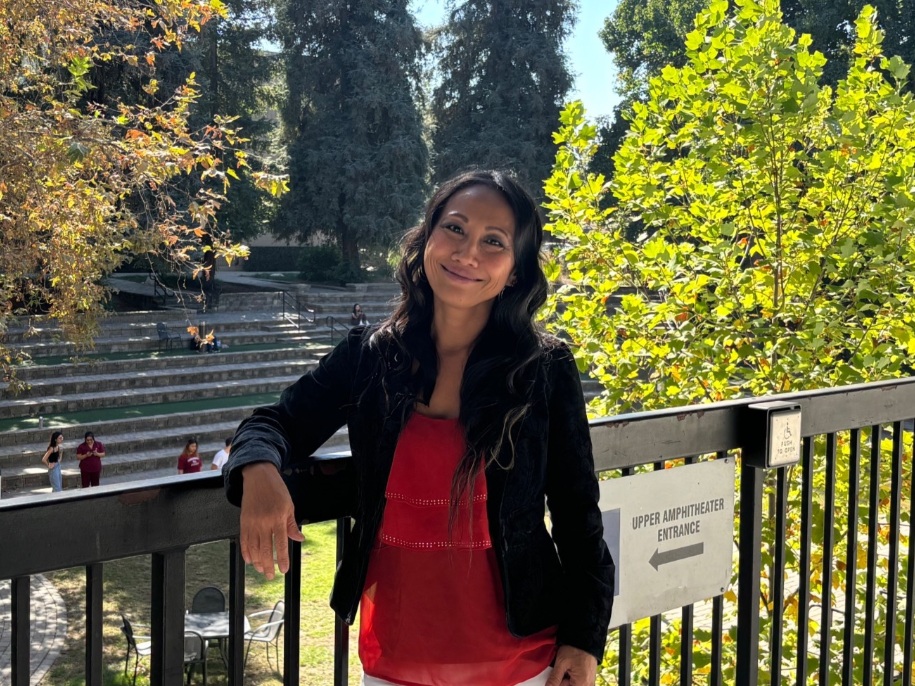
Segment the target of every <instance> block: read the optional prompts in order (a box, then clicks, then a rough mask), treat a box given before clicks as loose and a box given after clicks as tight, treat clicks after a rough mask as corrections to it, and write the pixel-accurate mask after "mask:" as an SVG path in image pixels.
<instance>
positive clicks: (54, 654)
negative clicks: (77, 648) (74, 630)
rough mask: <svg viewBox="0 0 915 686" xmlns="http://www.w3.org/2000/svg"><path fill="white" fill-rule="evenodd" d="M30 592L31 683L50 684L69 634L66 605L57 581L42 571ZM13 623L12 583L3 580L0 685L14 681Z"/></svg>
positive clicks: (1, 583) (0, 597)
mask: <svg viewBox="0 0 915 686" xmlns="http://www.w3.org/2000/svg"><path fill="white" fill-rule="evenodd" d="M31 591H32V598H31V615H32V626H31V629H32V631H31V634H32V635H31V658H32V660H31V662H32V664H31V667H32V677H31V680H30V683H31V684H32V685H33V686H34V685H35V684H41V683H50V682H49V681H46V680H45V677H46V676H47V674H48V672H49V671H50V669H51V666H52V665H53V664H54V661H55V660H56V659H57V658H58V656H59V655H60V651H61V650H62V649H63V647H64V641H65V639H66V637H67V608H66V606H65V605H64V601H63V598H61V597H60V594H59V593H58V592H57V589H56V588H55V587H54V584H52V583H51V582H50V581H48V579H47V578H45V577H44V576H42V575H40V574H39V575H36V576H33V577H32V580H31ZM11 624H12V608H11V605H10V582H9V581H0V684H9V683H11V682H12V668H11V666H10V657H11V650H12V646H11V645H10V641H11V634H12V631H11Z"/></svg>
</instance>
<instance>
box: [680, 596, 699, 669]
mask: <svg viewBox="0 0 915 686" xmlns="http://www.w3.org/2000/svg"><path fill="white" fill-rule="evenodd" d="M694 614H695V610H694V608H693V606H692V605H685V606H684V607H683V609H682V616H681V621H680V683H681V684H691V683H693V616H694Z"/></svg>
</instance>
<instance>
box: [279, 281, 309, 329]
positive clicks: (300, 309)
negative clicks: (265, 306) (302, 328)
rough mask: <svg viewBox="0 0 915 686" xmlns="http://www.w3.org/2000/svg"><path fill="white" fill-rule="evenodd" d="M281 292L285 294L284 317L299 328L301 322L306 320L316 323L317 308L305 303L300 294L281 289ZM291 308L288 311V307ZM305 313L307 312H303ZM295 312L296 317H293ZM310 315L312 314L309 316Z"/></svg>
mask: <svg viewBox="0 0 915 686" xmlns="http://www.w3.org/2000/svg"><path fill="white" fill-rule="evenodd" d="M280 293H282V294H283V297H282V304H283V319H285V320H286V321H288V322H290V323H292V324H294V325H295V328H296V329H298V328H299V324H300V323H301V322H302V321H303V320H304V321H305V323H306V324H314V323H315V321H316V320H317V315H316V314H315V310H313V309H312V308H310V307H308V306H307V305H306V304H305V303H303V302H302V299H301V298H300V297H299V295H298V294H296V295H292V294H291V293H290V292H289V291H286V290H281V291H280ZM287 306H288V308H289V311H288V313H287V311H286V308H287ZM303 313H305V314H303ZM293 314H295V319H293V318H292V315H293ZM308 315H311V317H309V316H308Z"/></svg>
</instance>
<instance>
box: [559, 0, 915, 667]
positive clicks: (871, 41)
mask: <svg viewBox="0 0 915 686" xmlns="http://www.w3.org/2000/svg"><path fill="white" fill-rule="evenodd" d="M882 40H883V33H882V32H881V31H880V30H879V29H878V28H877V25H876V13H875V11H874V10H873V8H871V7H865V8H864V9H863V10H862V12H861V15H860V16H859V17H858V19H857V20H856V22H855V40H854V43H853V48H852V55H853V57H852V60H851V63H850V65H849V67H848V69H847V76H846V77H845V78H843V79H841V80H840V81H839V82H838V84H837V85H836V87H835V89H833V88H832V87H831V86H828V85H823V70H824V67H825V66H826V58H825V57H824V56H823V55H822V54H821V53H819V52H815V51H812V50H811V39H810V37H809V36H807V35H801V36H798V35H797V34H796V33H795V31H794V30H793V29H791V28H790V27H789V26H787V25H786V24H785V23H784V21H783V19H782V15H781V12H780V10H779V7H778V2H777V0H763V1H762V2H759V3H757V2H754V0H737V2H736V4H735V7H734V8H733V10H732V11H730V12H729V8H728V4H727V2H724V1H720V0H719V1H715V2H713V3H712V4H711V5H710V7H709V8H708V9H707V10H705V11H703V12H701V13H700V14H699V15H698V17H697V18H696V24H695V30H694V31H693V32H692V33H690V34H688V36H687V37H686V52H687V56H688V58H689V61H688V63H687V64H685V65H684V66H682V67H680V68H676V67H673V66H668V67H665V68H663V69H662V70H661V73H660V75H658V76H656V77H654V78H652V79H651V82H650V86H649V91H648V95H647V100H646V102H645V103H639V102H636V103H635V104H634V105H633V108H634V112H633V115H632V123H631V128H630V133H629V134H628V136H627V137H626V138H625V140H624V142H623V144H622V147H621V148H620V150H619V151H618V152H617V154H616V157H615V160H614V162H615V175H614V177H613V179H611V180H610V182H609V183H606V182H605V179H604V178H603V177H602V176H600V175H595V174H591V173H589V172H588V164H589V161H590V157H591V155H592V154H593V152H594V147H595V144H594V140H595V135H596V129H595V127H594V126H593V125H590V124H588V123H587V122H586V121H585V119H584V113H583V110H582V107H581V105H580V104H578V103H575V104H572V105H570V106H569V107H568V108H567V109H566V110H565V111H564V112H563V115H562V120H561V121H562V126H561V128H560V131H559V132H558V133H557V134H556V136H555V138H556V140H557V142H558V143H559V144H560V145H561V147H560V150H559V152H558V154H557V157H556V165H555V167H554V172H553V175H552V177H551V178H550V179H549V180H548V182H547V185H546V190H547V195H548V196H549V202H548V207H549V209H550V211H551V215H552V224H551V226H550V229H551V231H552V233H553V235H554V236H555V237H557V239H558V240H559V241H560V242H561V246H562V247H561V249H560V250H559V251H558V253H557V254H556V255H555V256H554V260H553V261H552V263H551V264H550V266H549V272H550V276H551V278H552V279H553V280H554V281H556V282H558V283H559V284H561V285H560V287H559V288H558V290H557V293H556V294H555V296H554V297H553V298H552V299H551V303H550V304H551V308H552V309H551V314H552V316H553V317H552V321H553V323H554V325H555V326H557V327H559V328H560V329H561V330H562V331H564V332H565V333H566V335H568V336H569V338H570V339H571V341H572V343H573V345H574V346H575V349H576V351H577V355H578V359H579V364H580V367H581V368H582V370H583V371H588V372H589V373H590V374H591V375H592V376H594V377H595V378H597V379H599V380H600V381H601V382H602V383H603V385H604V387H605V389H606V390H605V393H604V394H603V396H602V397H601V398H599V399H597V400H596V401H595V402H594V404H593V405H592V408H591V409H592V411H593V412H594V413H595V414H615V413H618V412H621V411H626V410H630V409H645V410H647V409H653V408H658V407H667V406H671V405H682V404H687V403H696V402H707V401H716V400H723V399H728V398H734V397H738V396H747V395H766V394H771V393H778V392H784V391H794V390H803V389H811V388H822V387H831V386H841V385H843V384H848V383H852V382H864V381H870V380H875V379H881V378H888V377H895V376H901V375H905V374H909V373H911V367H910V366H908V363H907V360H909V359H910V358H911V355H912V354H913V353H915V334H913V331H915V327H913V325H915V297H913V289H915V277H913V275H912V271H911V269H910V265H911V264H912V262H913V260H915V238H913V235H912V232H911V227H912V226H913V225H915V193H913V189H915V101H913V97H912V95H911V93H910V92H908V90H907V78H908V74H909V67H908V66H907V65H906V64H905V63H904V61H903V60H902V59H900V58H899V57H898V56H895V57H892V58H889V57H886V56H885V55H884V54H883V52H882ZM607 190H609V192H611V193H612V194H613V195H614V197H615V200H616V205H615V206H614V207H611V208H604V207H601V202H600V201H601V198H602V195H603V193H605V192H607ZM634 224H637V225H638V226H639V228H640V235H638V236H637V237H636V238H634V239H632V238H629V236H628V235H627V230H628V229H629V228H630V227H631V226H632V225H634ZM871 440H873V439H871ZM818 448H821V446H818ZM821 459H822V456H821V455H820V454H819V452H818V454H817V458H816V460H815V467H814V473H815V474H817V475H818V476H817V477H816V479H817V480H816V481H815V484H814V488H815V489H817V488H820V489H821V487H822V485H823V483H822V479H823V476H822V470H821V469H820V468H821V467H822V463H821ZM843 473H844V474H845V475H846V478H845V480H843V479H842V474H843ZM905 478H906V479H909V478H910V475H908V474H907V475H905ZM837 484H838V485H837V488H838V493H837V496H836V503H843V502H845V498H846V492H845V491H844V489H846V488H847V465H843V466H842V467H840V469H839V479H838V481H837ZM904 488H908V486H904ZM791 489H792V490H791V493H790V494H789V498H790V501H789V507H788V511H789V524H788V528H789V530H792V531H794V532H797V531H799V523H798V521H797V518H798V517H799V513H800V509H801V508H800V507H799V506H798V497H799V494H798V492H797V490H796V484H795V483H793V482H792V487H791ZM882 489H883V486H881V490H882ZM817 492H818V493H819V492H820V491H819V490H817ZM906 492H907V491H906ZM881 499H882V495H881ZM881 501H882V500H881ZM882 502H885V501H882ZM813 507H814V517H813V519H814V522H819V524H815V525H814V528H815V529H816V527H817V526H819V527H820V528H822V521H823V512H824V508H826V507H833V505H832V504H826V503H824V502H823V501H822V499H821V498H820V497H817V498H816V499H815V502H814V504H813ZM834 508H835V510H836V512H837V521H844V520H843V519H842V516H841V513H842V511H843V510H844V506H842V505H839V504H836V505H835V506H834ZM868 516H874V515H873V513H870V514H869V515H868ZM879 516H881V517H885V513H882V514H880V515H879ZM863 525H864V523H863V520H862V522H861V524H860V526H863ZM767 532H768V533H767V535H768V536H769V538H768V539H767V540H766V544H765V549H764V550H763V561H764V565H765V566H766V567H768V565H769V564H770V563H771V559H772V555H771V549H772V548H771V546H772V544H773V540H772V535H773V534H772V531H771V530H767ZM837 538H838V537H837ZM795 540H796V539H795ZM820 540H822V539H821V538H820ZM796 546H797V544H796V542H795V543H794V544H793V546H792V547H790V548H789V550H788V551H787V554H788V557H789V561H795V560H796V555H797V547H796ZM822 554H823V551H822V546H821V545H820V547H819V548H816V547H815V548H814V551H813V558H814V559H815V560H816V559H822ZM837 559H838V558H837ZM849 570H857V571H858V572H860V569H859V561H851V562H850V564H849V566H848V567H847V568H843V569H842V570H830V571H829V573H828V575H827V574H824V573H823V572H822V570H815V571H814V573H813V574H812V575H811V588H812V595H813V598H814V602H828V600H827V599H828V594H829V593H830V588H831V587H832V586H833V585H835V584H838V583H840V582H841V580H842V579H843V578H844V576H845V574H848V573H850V571H849ZM881 573H882V574H885V573H886V570H885V569H884V570H883V571H882V572H881ZM768 590H769V589H768V579H767V578H765V577H764V578H763V580H762V591H763V597H762V598H761V602H760V613H761V616H762V623H761V626H762V630H763V632H767V631H768V630H769V629H770V628H771V621H772V620H771V612H772V607H771V604H770V601H769V599H768V598H769V596H768ZM858 590H859V592H862V593H863V585H862V584H859V585H858ZM820 598H822V599H823V600H818V599H820ZM858 600H859V603H862V604H863V598H859V599H858ZM798 602H805V603H806V602H808V599H806V598H804V599H799V598H797V595H796V593H795V594H791V595H789V597H788V599H787V602H786V614H785V632H786V633H785V641H784V643H783V646H784V659H785V661H786V663H790V664H793V659H794V657H795V655H796V652H795V651H796V648H797V633H796V628H797V627H796V621H797V613H796V608H797V604H798ZM881 603H882V604H881ZM791 608H794V610H795V612H794V613H793V614H792V612H791ZM885 612H886V605H885V601H884V600H878V607H877V615H878V620H877V625H878V626H885V623H883V619H882V618H885ZM792 622H793V624H792ZM675 630H676V624H674V625H673V628H672V631H675ZM764 635H765V634H764ZM697 636H698V634H697ZM897 636H898V634H897ZM643 639H644V640H645V641H647V638H646V637H645V636H643V635H642V634H641V633H639V632H638V631H636V640H637V641H640V640H643ZM812 640H814V641H816V640H818V638H817V637H815V638H813V639H812ZM878 642H879V641H878ZM725 645H726V647H728V646H729V645H731V646H732V644H727V643H726V644H725ZM838 645H839V641H838V640H834V641H833V650H836V649H837V648H836V646H838ZM868 657H869V656H868ZM862 659H865V657H862V656H860V655H859V660H862ZM725 664H726V665H728V664H731V662H730V660H728V659H726V660H725ZM834 664H835V665H836V666H835V667H831V669H838V665H840V664H841V660H836V661H834ZM858 664H859V667H860V662H859V663H858ZM728 681H729V679H728V678H727V676H726V678H725V682H728ZM836 683H838V682H837V681H836ZM856 683H861V682H860V681H858V682H856Z"/></svg>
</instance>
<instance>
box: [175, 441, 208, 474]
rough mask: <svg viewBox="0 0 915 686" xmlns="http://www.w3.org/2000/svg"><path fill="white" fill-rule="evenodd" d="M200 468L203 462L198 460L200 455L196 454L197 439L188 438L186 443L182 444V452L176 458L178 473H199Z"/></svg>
mask: <svg viewBox="0 0 915 686" xmlns="http://www.w3.org/2000/svg"><path fill="white" fill-rule="evenodd" d="M202 466H203V460H201V459H200V455H199V454H198V453H197V439H196V438H189V439H188V440H187V443H185V444H184V451H183V452H182V453H181V456H180V457H179V458H178V473H179V474H193V473H194V472H199V471H200V468H201V467H202Z"/></svg>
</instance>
